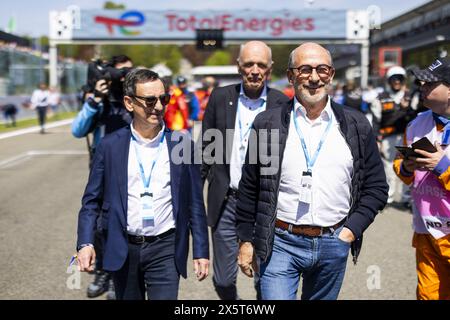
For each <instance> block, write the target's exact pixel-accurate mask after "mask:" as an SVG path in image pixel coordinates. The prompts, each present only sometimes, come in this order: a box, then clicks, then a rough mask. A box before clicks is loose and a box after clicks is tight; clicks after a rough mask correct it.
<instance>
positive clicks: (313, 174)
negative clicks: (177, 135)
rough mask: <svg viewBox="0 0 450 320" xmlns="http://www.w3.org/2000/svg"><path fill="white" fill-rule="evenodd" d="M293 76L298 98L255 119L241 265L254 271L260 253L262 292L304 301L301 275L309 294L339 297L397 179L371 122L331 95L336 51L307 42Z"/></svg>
mask: <svg viewBox="0 0 450 320" xmlns="http://www.w3.org/2000/svg"><path fill="white" fill-rule="evenodd" d="M287 74H288V79H289V81H290V82H291V83H292V84H293V86H294V88H295V97H294V99H293V100H292V101H290V103H287V104H285V105H282V106H280V108H277V109H271V110H267V111H265V112H263V113H261V114H260V115H258V116H257V117H256V119H255V122H254V124H253V129H254V130H256V134H255V135H252V136H251V137H253V138H252V139H250V141H249V147H248V150H249V151H248V152H247V158H246V164H245V165H244V166H243V170H242V178H241V181H240V184H239V190H238V201H237V209H236V216H237V217H236V219H237V232H238V237H239V239H240V250H239V257H238V260H239V265H240V267H241V270H242V271H243V272H244V273H245V274H247V275H248V276H252V274H253V271H255V268H258V264H255V260H256V259H259V261H260V286H261V295H262V299H296V295H297V290H298V285H299V281H300V276H303V280H304V281H303V286H302V299H337V297H338V294H339V291H340V288H341V286H342V281H343V278H344V274H345V269H346V262H347V257H348V253H349V251H350V248H351V251H352V254H353V256H354V261H355V262H356V258H357V256H358V254H359V250H360V248H361V243H362V235H363V232H364V230H365V229H366V228H367V227H368V226H369V225H370V224H371V223H372V222H373V220H374V218H375V216H376V214H377V213H378V211H379V210H382V209H383V207H384V205H385V204H386V201H387V192H388V185H387V183H386V176H385V173H384V169H383V164H382V162H381V158H380V155H379V153H378V148H377V144H376V141H375V137H374V135H373V131H372V128H371V126H370V124H369V122H368V121H367V120H366V118H365V117H364V115H363V114H362V113H360V112H358V111H356V110H353V109H351V108H349V107H345V106H342V105H339V104H336V103H334V102H333V101H331V99H330V98H329V97H328V95H327V93H326V89H327V86H328V85H329V84H330V82H331V80H332V78H333V76H334V68H333V67H332V60H331V56H330V54H329V52H328V51H327V50H325V48H323V47H321V46H320V45H318V44H315V43H305V44H303V45H301V46H300V47H298V48H297V49H295V50H294V51H293V52H292V54H291V56H290V59H289V69H288V73H287ZM254 159H256V161H253V160H254ZM267 159H271V160H272V161H267ZM254 249H255V250H254ZM254 252H255V253H256V256H257V258H256V257H254Z"/></svg>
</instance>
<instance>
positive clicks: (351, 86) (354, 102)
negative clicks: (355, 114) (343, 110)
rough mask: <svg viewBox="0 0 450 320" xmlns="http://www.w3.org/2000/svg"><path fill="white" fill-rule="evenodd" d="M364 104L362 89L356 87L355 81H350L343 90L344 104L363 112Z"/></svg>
mask: <svg viewBox="0 0 450 320" xmlns="http://www.w3.org/2000/svg"><path fill="white" fill-rule="evenodd" d="M362 103H363V100H362V91H361V88H359V87H357V86H356V84H355V81H354V80H348V81H347V83H346V84H345V86H344V88H343V102H342V104H343V105H345V106H348V107H350V108H353V109H355V110H358V111H361V112H362V111H363V110H362Z"/></svg>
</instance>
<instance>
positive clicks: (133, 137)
mask: <svg viewBox="0 0 450 320" xmlns="http://www.w3.org/2000/svg"><path fill="white" fill-rule="evenodd" d="M164 137H165V133H164V131H163V134H162V136H161V140H160V141H159V146H158V151H157V153H156V157H155V158H154V159H153V162H152V166H151V169H150V174H149V175H148V179H147V178H146V177H145V172H144V167H143V165H142V160H141V155H140V154H139V150H138V148H137V146H136V144H137V140H136V137H135V136H134V135H133V134H131V139H132V140H133V141H134V142H135V143H134V144H133V145H134V150H135V152H136V158H137V161H138V164H139V171H140V173H141V179H142V182H143V183H144V188H145V189H148V188H149V187H150V180H151V179H152V172H153V168H155V164H156V161H157V160H158V157H159V154H160V153H161V147H162V145H163V143H164Z"/></svg>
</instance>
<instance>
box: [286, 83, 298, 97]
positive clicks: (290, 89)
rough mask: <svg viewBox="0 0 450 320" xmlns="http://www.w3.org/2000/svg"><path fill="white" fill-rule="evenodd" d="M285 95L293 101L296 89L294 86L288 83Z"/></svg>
mask: <svg viewBox="0 0 450 320" xmlns="http://www.w3.org/2000/svg"><path fill="white" fill-rule="evenodd" d="M283 93H284V94H285V95H286V96H287V97H288V98H289V99H292V98H294V96H295V91H294V87H293V86H292V84H290V83H288V84H287V85H286V87H285V88H284V89H283Z"/></svg>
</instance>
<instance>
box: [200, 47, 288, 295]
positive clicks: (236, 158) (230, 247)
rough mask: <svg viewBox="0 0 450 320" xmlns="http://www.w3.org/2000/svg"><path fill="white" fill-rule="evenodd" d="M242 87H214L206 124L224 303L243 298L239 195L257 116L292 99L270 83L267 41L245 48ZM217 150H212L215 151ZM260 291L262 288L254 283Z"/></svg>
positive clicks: (217, 276) (206, 168)
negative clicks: (239, 274)
mask: <svg viewBox="0 0 450 320" xmlns="http://www.w3.org/2000/svg"><path fill="white" fill-rule="evenodd" d="M237 64H238V69H239V73H240V74H241V76H242V83H240V84H237V85H230V86H227V87H223V88H217V89H215V90H214V91H213V92H212V94H211V97H210V99H209V102H208V105H207V107H206V111H205V115H204V118H203V123H202V133H203V134H202V137H203V145H202V148H203V165H202V179H203V181H205V180H206V179H207V180H208V199H207V210H208V224H209V226H210V227H211V228H212V240H213V252H214V258H213V269H214V276H213V283H214V287H215V289H216V292H217V294H218V295H219V297H220V298H221V299H224V300H235V299H238V298H239V297H238V294H237V290H236V277H237V272H238V266H237V263H236V256H237V253H238V243H237V235H236V218H235V207H236V200H237V197H236V194H237V188H238V185H239V180H240V176H241V168H242V163H243V162H244V159H245V153H246V148H247V143H248V139H249V135H250V129H251V127H252V124H253V120H254V118H255V116H256V115H257V114H258V113H260V112H262V111H264V110H266V109H267V110H268V109H271V108H273V107H275V106H278V105H280V104H282V103H285V102H286V101H287V100H288V98H287V97H286V96H285V95H283V94H282V93H281V92H279V91H277V90H275V89H271V88H269V87H268V86H267V84H266V82H267V79H268V77H269V76H270V73H271V71H272V64H273V61H272V54H271V50H270V48H269V47H268V46H267V45H266V44H265V43H263V42H260V41H250V42H248V43H246V44H244V45H243V46H242V47H241V51H240V53H239V58H238V60H237ZM211 150H212V152H211ZM255 287H256V290H257V292H258V284H257V283H256V284H255Z"/></svg>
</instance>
